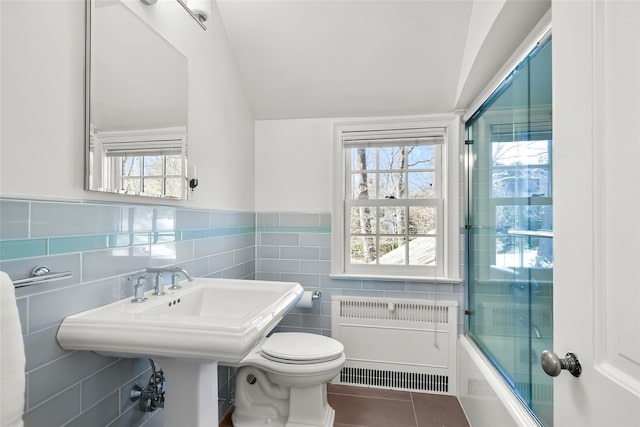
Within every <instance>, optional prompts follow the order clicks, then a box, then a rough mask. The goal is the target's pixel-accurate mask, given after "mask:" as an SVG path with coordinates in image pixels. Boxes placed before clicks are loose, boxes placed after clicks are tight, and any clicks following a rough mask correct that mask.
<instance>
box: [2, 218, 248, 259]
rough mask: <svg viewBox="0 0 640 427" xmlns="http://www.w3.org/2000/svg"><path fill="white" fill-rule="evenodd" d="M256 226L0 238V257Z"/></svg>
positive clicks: (239, 231)
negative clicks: (14, 238)
mask: <svg viewBox="0 0 640 427" xmlns="http://www.w3.org/2000/svg"><path fill="white" fill-rule="evenodd" d="M255 232H256V227H254V226H244V227H226V228H209V229H202V230H184V231H167V232H149V233H118V234H99V235H93V236H73V237H50V238H47V239H24V240H0V260H9V259H17V258H30V257H37V256H45V255H60V254H66V253H72V252H83V251H94V250H100V249H109V248H123V247H129V246H138V245H148V244H153V243H170V242H176V241H184V240H198V239H206V238H211V237H226V236H236V235H241V234H250V233H255Z"/></svg>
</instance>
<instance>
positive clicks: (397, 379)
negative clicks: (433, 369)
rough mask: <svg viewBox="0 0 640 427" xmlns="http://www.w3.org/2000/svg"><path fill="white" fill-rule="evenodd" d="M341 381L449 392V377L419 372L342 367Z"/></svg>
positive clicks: (393, 387)
mask: <svg viewBox="0 0 640 427" xmlns="http://www.w3.org/2000/svg"><path fill="white" fill-rule="evenodd" d="M340 382H341V383H343V384H354V385H367V386H374V387H382V388H392V389H402V390H417V391H430V392H439V393H447V392H448V391H449V377H448V376H447V375H433V374H424V373H419V372H400V371H387V370H379V369H364V368H350V367H346V368H342V371H341V372H340Z"/></svg>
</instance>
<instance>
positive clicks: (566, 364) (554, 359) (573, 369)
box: [540, 350, 582, 378]
mask: <svg viewBox="0 0 640 427" xmlns="http://www.w3.org/2000/svg"><path fill="white" fill-rule="evenodd" d="M540 364H541V365H542V369H543V370H544V371H545V372H546V373H547V375H550V376H552V377H557V376H558V375H560V373H561V372H562V370H563V369H566V370H567V371H569V372H570V373H571V375H573V376H574V377H576V378H577V377H579V376H580V374H581V373H582V365H580V361H579V360H578V356H576V355H575V354H574V353H567V355H566V356H565V358H564V359H560V358H559V357H558V355H557V354H555V353H554V352H553V351H551V350H545V351H543V352H542V354H541V355H540Z"/></svg>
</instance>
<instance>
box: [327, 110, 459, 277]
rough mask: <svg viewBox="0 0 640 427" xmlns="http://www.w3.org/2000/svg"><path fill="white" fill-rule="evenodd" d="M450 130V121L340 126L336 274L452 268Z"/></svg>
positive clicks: (407, 273)
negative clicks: (449, 259)
mask: <svg viewBox="0 0 640 427" xmlns="http://www.w3.org/2000/svg"><path fill="white" fill-rule="evenodd" d="M450 133H451V126H450V123H449V122H447V121H435V122H434V121H429V120H419V121H404V122H403V121H397V122H382V123H371V122H369V123H357V124H353V123H352V124H339V125H336V135H335V138H336V141H335V153H334V155H335V159H334V161H335V164H336V174H335V175H336V182H335V188H334V189H336V190H337V191H335V193H336V194H335V195H334V197H335V199H334V215H333V217H334V223H333V229H334V236H333V250H334V253H333V266H332V269H333V271H332V273H333V274H334V275H340V274H344V275H356V276H378V277H387V278H392V277H399V278H421V277H422V278H429V277H443V276H445V275H446V274H447V273H448V272H447V267H446V266H447V260H446V253H447V246H448V242H447V236H448V234H449V233H447V225H448V223H449V222H450V218H449V219H448V218H447V215H448V213H449V212H448V209H447V207H446V206H445V205H446V202H447V200H448V198H447V189H448V186H447V165H446V158H447V150H446V144H447V141H448V139H450V136H451V135H449V134H450ZM454 275H457V272H456V274H454Z"/></svg>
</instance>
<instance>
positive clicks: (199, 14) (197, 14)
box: [177, 0, 211, 31]
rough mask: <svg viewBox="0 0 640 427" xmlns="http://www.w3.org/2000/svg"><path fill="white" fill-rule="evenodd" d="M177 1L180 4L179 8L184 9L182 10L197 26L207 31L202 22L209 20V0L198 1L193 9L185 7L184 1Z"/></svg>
mask: <svg viewBox="0 0 640 427" xmlns="http://www.w3.org/2000/svg"><path fill="white" fill-rule="evenodd" d="M177 1H178V3H180V6H182V7H184V10H186V11H187V13H188V14H189V15H191V17H192V18H193V19H194V20H195V21H196V22H197V23H198V25H200V26H201V27H202V29H203V30H205V31H207V27H205V25H204V22H205V21H206V20H207V19H209V8H210V7H211V6H210V4H209V2H210V0H204V1H198V2H197V3H198V5H197V7H194V8H193V9H191V8H190V7H189V6H188V5H187V3H186V1H185V0H177ZM194 3H195V2H194Z"/></svg>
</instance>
